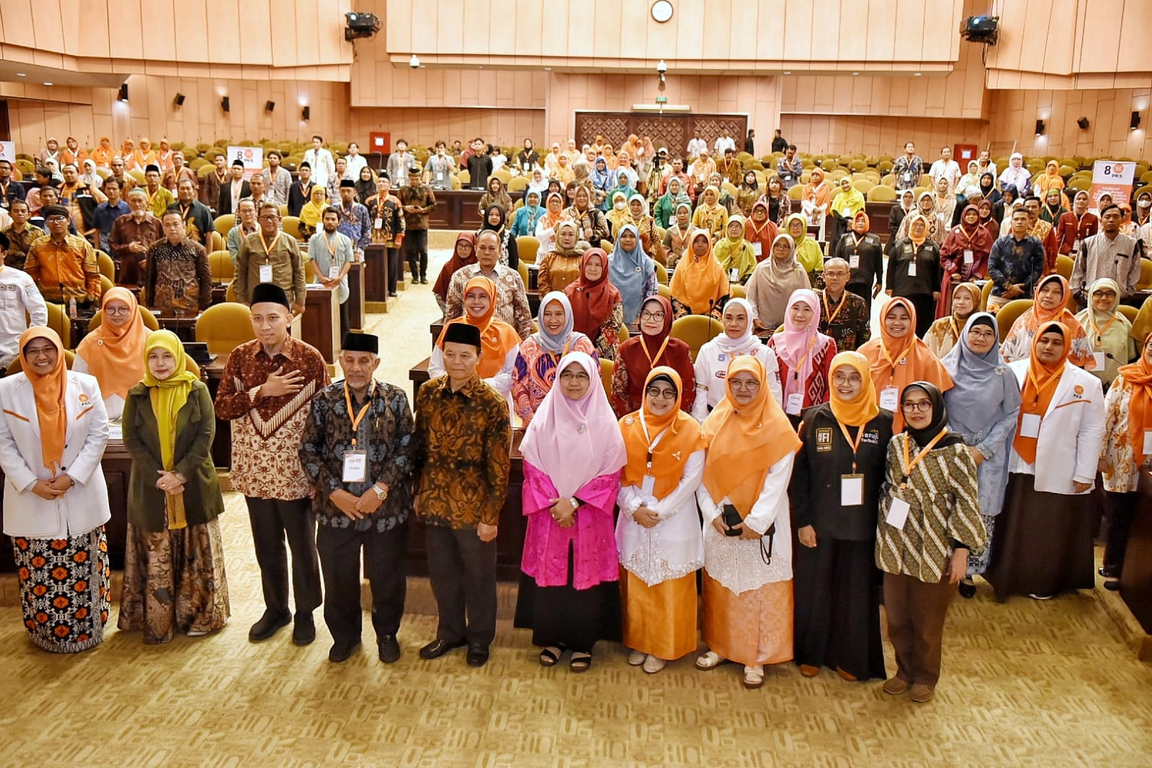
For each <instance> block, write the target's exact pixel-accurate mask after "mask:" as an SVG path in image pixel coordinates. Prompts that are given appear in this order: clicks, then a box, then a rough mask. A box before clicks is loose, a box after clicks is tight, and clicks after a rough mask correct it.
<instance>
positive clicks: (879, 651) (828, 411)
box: [788, 352, 892, 680]
mask: <svg viewBox="0 0 1152 768" xmlns="http://www.w3.org/2000/svg"><path fill="white" fill-rule="evenodd" d="M831 370H832V379H831V384H832V388H831V399H830V400H829V402H827V403H824V404H823V405H817V406H814V407H812V408H809V409H807V410H806V411H804V423H803V424H802V425H801V426H800V442H801V443H803V447H801V449H800V450H799V452H797V454H796V464H795V466H794V467H793V468H792V482H791V484H790V485H789V486H788V496H789V499H790V501H791V506H792V520H793V523H794V524H795V526H796V535H797V539H798V540H799V542H800V547H799V548H798V549H797V550H796V554H795V571H796V577H795V592H796V644H795V649H796V663H797V664H799V665H800V674H802V675H804V677H815V676H816V675H817V674H819V673H820V668H821V667H828V668H829V669H834V670H836V671H837V672H838V673H839V675H840V677H842V678H844V679H845V680H867V679H869V678H874V677H876V678H883V677H884V646H883V644H882V643H881V640H880V600H879V595H878V593H877V590H876V586H875V584H876V563H875V559H874V558H875V547H876V515H877V510H878V509H879V505H880V487H881V485H882V483H883V482H884V462H885V457H886V456H887V452H888V442H889V441H890V440H891V439H892V414H891V413H888V412H887V411H881V410H880V404H879V402H878V401H877V395H876V385H875V384H873V383H872V376H871V375H870V374H869V372H868V359H867V358H866V357H864V356H863V355H861V354H860V353H859V352H841V353H840V354H838V355H836V356H835V357H834V358H832V366H831Z"/></svg>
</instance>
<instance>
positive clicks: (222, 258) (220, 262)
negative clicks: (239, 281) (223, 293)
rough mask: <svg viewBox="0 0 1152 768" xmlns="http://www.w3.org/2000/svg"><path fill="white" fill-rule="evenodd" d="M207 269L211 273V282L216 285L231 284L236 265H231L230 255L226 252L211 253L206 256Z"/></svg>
mask: <svg viewBox="0 0 1152 768" xmlns="http://www.w3.org/2000/svg"><path fill="white" fill-rule="evenodd" d="M208 267H209V269H211V271H212V282H214V283H216V284H217V285H225V284H227V283H230V282H232V278H233V277H235V275H236V265H235V264H233V263H232V254H231V253H229V252H228V251H212V253H210V254H208Z"/></svg>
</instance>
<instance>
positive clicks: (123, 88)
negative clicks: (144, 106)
mask: <svg viewBox="0 0 1152 768" xmlns="http://www.w3.org/2000/svg"><path fill="white" fill-rule="evenodd" d="M116 98H117V99H119V100H120V101H122V102H124V103H125V104H127V103H128V83H122V84H121V85H120V92H119V93H118V94H117V95H116Z"/></svg>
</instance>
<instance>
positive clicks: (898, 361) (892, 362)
mask: <svg viewBox="0 0 1152 768" xmlns="http://www.w3.org/2000/svg"><path fill="white" fill-rule="evenodd" d="M915 343H916V342H915V341H913V342H912V344H909V345H908V349H906V350H904V354H902V355H900V357H898V358H896V359H895V360H893V359H892V356H891V355H890V354H888V346H887V345H886V344H885V343H884V340H883V339H881V340H880V352H881V353H882V354H883V355H884V359H885V360H887V361H888V365H890V366H892V376H893V378H895V376H896V366H897V365H900V364H901V363H903V362H904V358H906V357H908V353H909V352H911V351H912V346H913V345H914V344H915Z"/></svg>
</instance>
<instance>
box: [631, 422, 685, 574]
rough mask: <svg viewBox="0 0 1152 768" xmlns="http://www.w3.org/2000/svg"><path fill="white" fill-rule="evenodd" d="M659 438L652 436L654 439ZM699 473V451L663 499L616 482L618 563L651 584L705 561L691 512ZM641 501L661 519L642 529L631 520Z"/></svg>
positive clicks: (632, 486) (641, 489) (639, 488)
mask: <svg viewBox="0 0 1152 768" xmlns="http://www.w3.org/2000/svg"><path fill="white" fill-rule="evenodd" d="M653 437H655V436H653ZM660 439H662V438H656V440H657V444H659V441H660ZM703 476H704V451H703V450H699V451H696V452H695V453H693V454H692V455H691V456H689V457H688V461H687V462H686V463H685V464H684V475H683V477H681V478H680V482H679V483H678V484H677V485H676V487H675V488H673V489H672V491H671V492H669V493H668V495H667V496H665V497H664V498H662V499H656V497H655V495H654V494H650V493H649V494H646V493H644V490H643V488H641V487H637V486H635V485H621V486H620V492H619V493H618V494H617V496H616V502H617V504H619V505H620V515H619V516H618V517H617V518H616V553H617V554H618V555H619V556H620V565H622V566H624V568H625V570H627V571H628V572H629V573H631V574H633V575H635V576H636V578H638V579H640V580H641V581H643V582H644V583H645V584H647V585H648V586H650V587H654V586H656V585H657V584H662V583H663V582H665V581H669V580H671V579H678V578H680V577H682V576H686V575H688V574H690V573H695V572H696V571H697V570H699V568H700V566H702V565H703V564H704V539H703V537H702V536H701V531H700V519H699V518H698V517H697V516H696V490H697V489H698V488H699V487H700V479H701V478H702V477H703ZM641 504H647V506H648V508H649V509H651V510H652V511H653V512H655V513H656V516H657V517H659V518H660V522H658V523H656V525H655V526H653V527H651V528H645V527H644V526H642V525H640V524H639V523H637V522H636V521H635V520H634V519H633V517H632V516H633V515H634V514H635V513H636V510H637V509H639V508H640V505H641Z"/></svg>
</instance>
